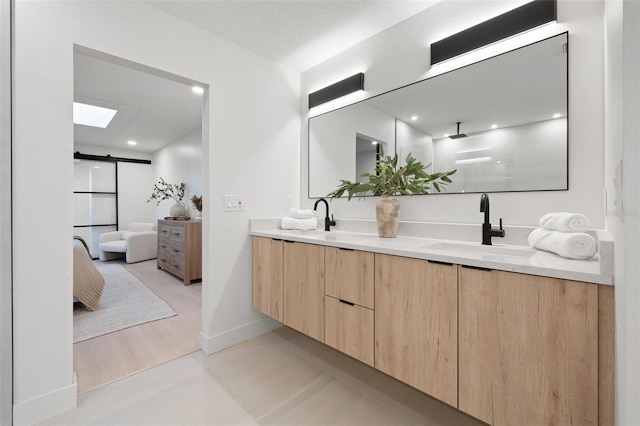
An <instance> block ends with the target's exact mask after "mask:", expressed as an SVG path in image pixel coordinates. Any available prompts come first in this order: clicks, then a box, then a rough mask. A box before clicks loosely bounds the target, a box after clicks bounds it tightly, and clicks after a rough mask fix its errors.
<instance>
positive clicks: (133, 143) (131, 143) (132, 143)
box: [127, 141, 138, 146]
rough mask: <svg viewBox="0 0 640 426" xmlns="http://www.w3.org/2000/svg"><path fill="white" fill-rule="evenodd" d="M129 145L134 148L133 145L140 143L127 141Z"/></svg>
mask: <svg viewBox="0 0 640 426" xmlns="http://www.w3.org/2000/svg"><path fill="white" fill-rule="evenodd" d="M127 143H128V144H129V145H131V146H133V145H138V142H136V141H127Z"/></svg>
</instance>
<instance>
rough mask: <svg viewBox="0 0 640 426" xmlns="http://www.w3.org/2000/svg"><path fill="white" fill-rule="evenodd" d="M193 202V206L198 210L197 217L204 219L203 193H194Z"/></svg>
mask: <svg viewBox="0 0 640 426" xmlns="http://www.w3.org/2000/svg"><path fill="white" fill-rule="evenodd" d="M191 204H193V208H195V209H196V210H197V211H198V215H197V216H196V219H202V195H194V196H193V197H191Z"/></svg>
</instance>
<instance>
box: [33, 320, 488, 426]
mask: <svg viewBox="0 0 640 426" xmlns="http://www.w3.org/2000/svg"><path fill="white" fill-rule="evenodd" d="M42 424H45V425H118V426H125V425H434V426H435V425H438V426H445V425H446V426H449V425H451V426H453V425H455V426H472V425H481V424H483V423H481V422H479V421H476V420H474V419H472V418H470V417H468V416H466V415H464V414H462V413H460V412H458V411H457V410H455V409H453V408H451V407H449V406H447V405H445V404H442V403H440V402H438V401H436V400H434V399H432V398H430V397H428V396H426V395H424V394H423V393H421V392H418V391H416V390H415V389H413V388H411V387H409V386H406V385H404V384H403V383H400V382H398V381H396V380H394V379H392V378H390V377H389V376H386V375H385V374H382V373H380V372H378V371H376V370H374V369H372V368H370V367H368V366H366V365H364V364H362V363H360V362H358V361H355V360H353V359H351V358H349V357H347V356H345V355H343V354H341V353H339V352H337V351H334V350H333V349H331V348H329V347H327V346H325V345H323V344H321V343H318V342H316V341H314V340H313V339H310V338H308V337H306V336H303V335H301V334H299V333H297V332H295V331H293V330H291V329H289V328H286V327H282V328H279V329H277V330H274V331H273V332H270V333H267V334H265V335H262V336H259V337H256V338H254V339H251V340H249V341H246V342H244V343H241V344H239V345H236V346H234V347H231V348H229V349H226V350H224V351H221V352H218V353H216V354H213V355H211V356H206V355H205V354H204V353H202V352H200V351H198V352H194V353H192V354H190V355H187V356H184V357H181V358H178V359H176V360H173V361H169V362H167V363H165V364H162V365H160V366H157V367H154V368H152V369H149V370H146V371H143V372H141V373H138V374H136V375H134V376H130V377H127V378H124V379H122V380H120V381H117V382H115V383H112V384H109V385H106V386H104V387H101V388H98V389H95V390H92V391H90V392H87V393H85V394H83V395H80V396H79V398H78V408H76V409H75V410H73V411H70V412H68V413H65V414H63V415H60V416H58V417H55V418H52V419H49V420H48V421H46V422H44V423H42Z"/></svg>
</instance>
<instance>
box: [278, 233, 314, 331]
mask: <svg viewBox="0 0 640 426" xmlns="http://www.w3.org/2000/svg"><path fill="white" fill-rule="evenodd" d="M283 322H284V324H285V325H287V326H289V327H291V328H293V329H295V330H298V331H299V332H301V333H304V334H306V335H307V336H310V337H313V338H314V339H316V340H319V341H321V342H324V247H323V246H319V245H314V244H305V243H297V242H290V241H285V242H284V321H283Z"/></svg>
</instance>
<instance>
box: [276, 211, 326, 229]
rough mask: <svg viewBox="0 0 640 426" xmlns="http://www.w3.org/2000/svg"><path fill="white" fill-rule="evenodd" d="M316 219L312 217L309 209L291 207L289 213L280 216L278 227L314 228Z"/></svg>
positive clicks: (316, 223)
mask: <svg viewBox="0 0 640 426" xmlns="http://www.w3.org/2000/svg"><path fill="white" fill-rule="evenodd" d="M317 226H318V221H317V220H316V218H315V217H313V212H312V211H311V210H300V209H291V210H289V215H288V216H285V217H283V218H282V220H281V221H280V227H281V228H282V229H301V230H308V229H316V227H317Z"/></svg>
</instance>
